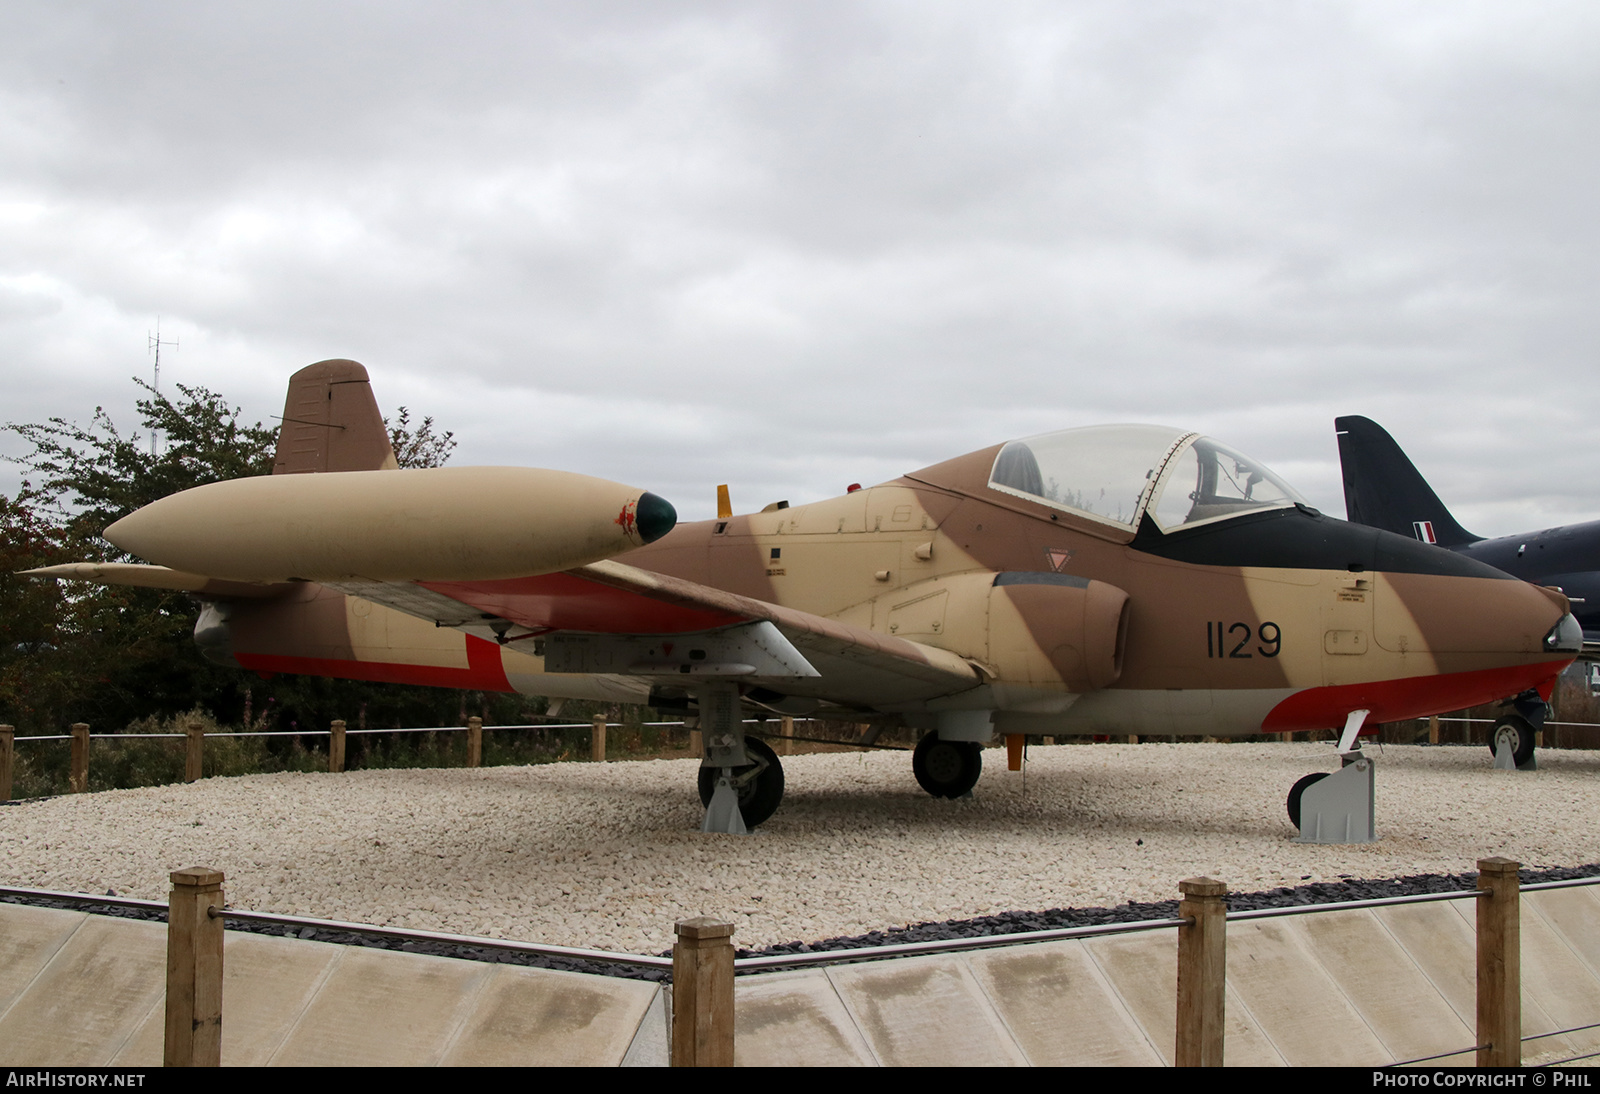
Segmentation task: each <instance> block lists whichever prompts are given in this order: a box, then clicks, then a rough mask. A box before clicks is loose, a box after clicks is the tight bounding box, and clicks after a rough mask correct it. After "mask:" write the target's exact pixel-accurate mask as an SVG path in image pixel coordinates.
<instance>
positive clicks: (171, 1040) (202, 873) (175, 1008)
mask: <svg viewBox="0 0 1600 1094" xmlns="http://www.w3.org/2000/svg"><path fill="white" fill-rule="evenodd" d="M222 907H223V898H222V871H220V870H212V869H210V868H209V867H205V866H190V867H188V868H186V869H183V870H174V871H173V872H172V895H171V897H169V898H168V907H167V1038H166V1052H165V1056H164V1059H163V1063H164V1064H165V1066H167V1067H220V1066H221V1065H222V916H220V915H217V916H212V915H211V914H210V912H211V909H212V908H216V909H217V911H219V912H220V911H221V910H222Z"/></svg>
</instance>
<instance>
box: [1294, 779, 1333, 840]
mask: <svg viewBox="0 0 1600 1094" xmlns="http://www.w3.org/2000/svg"><path fill="white" fill-rule="evenodd" d="M1327 777H1328V772H1326V771H1313V772H1312V773H1311V774H1309V775H1307V776H1306V777H1305V778H1303V779H1301V780H1300V781H1299V782H1297V783H1295V784H1294V785H1293V786H1291V787H1290V788H1289V802H1288V805H1289V823H1290V824H1292V825H1294V826H1295V827H1296V828H1299V827H1300V799H1301V798H1302V797H1304V796H1305V792H1306V789H1307V788H1308V787H1310V786H1312V785H1313V784H1315V783H1319V782H1321V781H1322V780H1323V779H1326V778H1327Z"/></svg>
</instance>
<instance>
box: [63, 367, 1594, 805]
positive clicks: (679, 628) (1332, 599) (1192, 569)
mask: <svg viewBox="0 0 1600 1094" xmlns="http://www.w3.org/2000/svg"><path fill="white" fill-rule="evenodd" d="M393 468H394V457H393V453H392V452H391V451H390V448H389V444H388V441H387V438H386V437H385V435H384V432H383V429H382V421H381V417H380V416H379V414H378V410H377V405H376V402H375V401H374V399H373V396H372V393H371V387H370V384H369V382H368V377H367V374H366V371H365V370H364V369H363V368H362V367H361V366H360V365H358V364H356V363H354V362H351V361H325V362H321V363H319V364H317V365H312V366H310V367H308V368H306V369H303V370H301V371H300V372H299V373H297V374H296V375H295V376H294V377H293V379H292V380H291V384H290V392H289V398H288V402H287V404H286V408H285V411H284V426H283V431H282V433H281V435H280V438H279V446H278V458H277V463H276V465H275V468H274V473H273V475H271V476H267V477H264V478H260V479H243V480H234V481H231V482H221V483H213V484H211V485H208V486H202V487H198V488H196V489H193V490H188V491H184V492H182V493H179V494H175V495H173V496H171V497H168V498H165V499H162V500H160V501H157V502H155V503H153V504H151V505H149V506H146V507H145V508H143V509H141V510H138V511H137V512H134V513H132V514H130V515H128V516H126V517H124V518H123V519H121V520H119V521H117V522H116V523H115V524H113V525H112V526H111V527H110V528H108V529H106V533H105V534H106V538H107V539H109V540H110V541H111V542H112V543H114V544H116V545H117V546H119V547H121V548H123V549H124V550H126V551H128V552H129V553H131V554H134V555H137V556H139V557H142V558H144V559H147V560H149V562H150V563H153V564H154V565H144V564H135V563H122V564H101V565H95V564H73V565H67V566H57V567H50V568H47V569H43V570H38V571H33V572H34V573H36V574H38V575H39V576H45V577H63V578H81V579H88V580H98V581H104V582H111V583H122V584H133V585H147V586H154V587H162V588H177V589H185V590H188V591H190V592H191V593H193V594H194V595H195V596H197V597H198V598H199V599H200V600H201V601H202V603H203V605H204V607H203V610H202V612H201V615H200V619H199V621H198V623H197V624H196V627H195V639H196V642H197V643H198V644H199V646H200V649H201V650H202V652H203V653H204V654H205V656H207V657H209V658H211V659H212V660H214V661H217V662H220V663H222V664H226V665H235V666H238V667H240V668H243V669H249V670H254V671H257V672H267V673H308V674H314V675H322V676H334V677H345V678H353V679H362V680H374V681H395V682H409V683H423V684H436V685H441V686H448V687H463V688H480V689H485V690H499V691H516V692H522V693H526V694H534V695H545V696H551V697H566V698H585V699H603V700H610V701H622V702H638V703H650V704H652V705H654V706H656V707H658V708H667V709H677V710H680V711H683V712H684V713H685V714H687V715H691V716H694V717H697V718H698V719H699V723H700V726H701V729H702V732H703V740H704V744H705V755H704V758H703V761H702V768H701V776H700V780H699V782H700V786H699V789H700V795H701V799H702V802H704V803H705V804H706V805H707V807H708V809H707V817H706V826H707V830H716V831H743V830H744V828H745V826H746V825H749V826H753V825H756V824H760V823H761V822H762V821H764V820H766V819H767V818H768V817H769V816H771V814H772V813H773V811H774V810H775V809H776V808H777V807H778V803H779V800H780V799H781V797H782V795H783V772H782V768H781V765H780V763H779V760H778V757H777V756H776V755H775V754H774V753H773V751H772V750H771V749H770V748H769V747H768V746H766V745H765V744H764V743H763V742H762V741H761V740H760V738H759V736H757V735H754V734H751V735H747V734H746V731H745V727H744V722H743V719H744V714H745V713H746V712H747V711H748V712H756V713H757V714H759V715H770V714H773V713H776V714H793V715H820V716H831V717H835V718H842V719H847V720H850V721H854V722H859V723H868V724H869V725H872V726H875V727H879V728H881V727H884V726H890V725H899V726H905V727H909V728H911V729H912V730H914V731H918V732H920V733H921V734H922V736H921V739H920V743H919V744H918V746H917V748H916V750H915V752H914V754H913V758H912V768H913V772H914V774H915V776H916V779H917V781H918V782H919V783H920V784H921V786H922V787H923V788H924V789H925V790H927V791H928V792H929V793H931V794H934V795H937V796H943V797H959V796H961V795H963V794H965V793H966V792H967V791H969V790H970V789H971V788H972V787H973V785H974V784H975V783H976V782H977V780H978V777H979V773H980V771H981V767H982V746H983V744H984V743H986V742H988V741H990V740H991V739H992V738H993V737H994V736H995V735H997V734H999V735H1005V736H1008V737H1013V736H1017V735H1034V734H1051V735H1055V734H1078V733H1148V732H1161V733H1176V734H1211V735H1230V736H1243V735H1250V734H1257V733H1286V732H1292V731H1296V730H1312V729H1326V728H1330V727H1335V728H1336V727H1341V726H1342V727H1343V728H1344V736H1343V739H1342V740H1341V751H1344V752H1348V751H1349V749H1350V748H1351V746H1353V745H1354V743H1355V739H1356V737H1357V735H1358V734H1359V733H1360V732H1362V731H1363V729H1365V728H1368V726H1367V721H1368V720H1369V719H1370V721H1371V722H1373V723H1376V722H1380V721H1390V720H1395V719H1401V718H1411V717H1416V716H1420V715H1426V714H1430V713H1435V712H1437V711H1441V710H1449V709H1458V708H1460V707H1462V706H1465V705H1468V704H1471V703H1476V702H1484V701H1488V700H1491V699H1493V698H1497V697H1499V696H1502V695H1506V694H1511V693H1515V692H1520V691H1524V690H1528V689H1535V690H1540V691H1542V692H1543V693H1545V694H1548V691H1549V689H1550V688H1551V687H1552V686H1553V684H1554V681H1555V678H1556V676H1557V674H1558V673H1559V672H1560V670H1561V669H1562V668H1563V667H1565V666H1566V665H1567V664H1568V663H1569V662H1570V661H1571V660H1572V658H1573V655H1574V653H1575V652H1576V650H1577V648H1578V645H1579V641H1580V634H1579V631H1578V628H1577V624H1576V623H1575V622H1574V621H1573V620H1572V617H1571V615H1570V614H1569V613H1568V608H1567V601H1566V598H1565V597H1563V596H1562V595H1561V594H1559V593H1556V592H1553V591H1549V590H1542V589H1539V588H1536V587H1534V586H1532V585H1529V584H1527V583H1525V582H1522V581H1517V580H1515V579H1512V578H1510V577H1508V576H1507V575H1505V574H1503V573H1501V572H1499V571H1497V570H1494V569H1491V568H1490V567H1488V566H1485V565H1483V564H1482V563H1480V562H1478V561H1476V560H1474V559H1471V558H1467V557H1463V556H1460V555H1452V554H1450V553H1447V552H1443V551H1437V550H1434V549H1433V548H1431V547H1429V546H1427V545H1426V544H1422V543H1419V542H1417V541H1416V540H1415V539H1414V538H1411V537H1406V536H1399V535H1394V534H1391V533H1389V532H1386V531H1381V530H1376V529H1372V528H1366V527H1362V526H1359V525H1355V524H1350V523H1347V522H1345V521H1341V520H1337V519H1334V518H1331V517H1328V516H1325V515H1323V514H1321V513H1319V512H1317V511H1316V510H1315V509H1313V508H1311V507H1310V506H1309V505H1307V504H1306V503H1305V501H1304V500H1303V499H1302V498H1301V497H1300V495H1299V494H1297V493H1296V492H1295V491H1294V490H1293V489H1292V488H1291V487H1290V486H1289V485H1288V484H1287V483H1285V482H1284V481H1283V480H1282V479H1280V478H1279V477H1278V476H1277V475H1275V474H1274V473H1273V472H1272V471H1270V470H1269V469H1268V468H1266V467H1265V466H1263V465H1262V464H1260V463H1258V462H1256V461H1255V460H1252V459H1250V458H1249V457H1247V456H1245V455H1243V454H1241V453H1239V452H1236V451H1234V450H1233V449H1231V448H1228V447H1227V446H1225V445H1223V444H1221V443H1220V442H1218V441H1215V440H1212V439H1210V438H1208V437H1203V436H1200V435H1198V434H1196V433H1191V432H1186V431H1184V430H1179V429H1172V428H1167V427H1162V426H1148V425H1127V426H1096V427H1089V428H1084V429H1068V430H1064V431H1061V432H1056V433H1048V434H1044V435H1041V436H1036V437H1030V438H1027V439H1024V440H1017V441H1011V442H1009V443H1006V444H998V445H994V446H992V447H989V448H985V449H983V450H981V451H978V452H973V453H970V454H968V455H965V456H961V457H958V458H956V459H953V460H949V461H947V462H944V463H939V464H935V465H933V466H931V467H925V468H922V469H921V470H917V471H913V472H911V473H909V474H907V475H905V476H903V477H901V478H898V479H895V480H893V481H890V482H886V483H882V484H880V485H876V486H872V487H870V488H868V489H859V488H855V487H852V488H851V490H850V491H848V492H847V493H845V494H844V495H843V496H841V497H837V498H833V499H831V500H828V501H821V502H816V503H813V504H809V505H803V506H792V507H791V506H789V505H788V504H787V503H785V502H781V501H780V502H774V503H773V504H771V505H768V506H766V507H765V508H764V509H762V510H761V511H760V512H756V513H749V514H744V515H738V516H735V515H734V514H733V513H732V511H731V506H729V505H727V504H726V500H725V494H724V495H723V501H722V502H721V503H720V504H719V514H718V517H717V519H715V520H709V521H699V522H694V523H689V524H679V523H676V514H675V511H674V510H673V509H672V507H671V506H670V505H669V504H667V503H666V502H665V501H663V500H661V499H660V498H657V497H656V496H655V495H653V494H650V493H647V492H645V491H642V490H639V489H637V488H630V487H625V486H622V485H620V484H616V483H608V482H604V481H602V480H597V479H582V478H581V477H580V476H573V475H567V474H564V473H561V472H553V471H538V470H533V469H518V468H440V469H434V470H420V471H419V470H395V469H393ZM1305 781H1306V780H1302V784H1303V783H1304V782H1305ZM1296 789H1297V791H1298V789H1299V786H1298V785H1297V788H1296ZM1290 811H1291V815H1293V814H1294V813H1295V809H1294V805H1293V802H1292V801H1291V810H1290ZM1297 823H1298V821H1297Z"/></svg>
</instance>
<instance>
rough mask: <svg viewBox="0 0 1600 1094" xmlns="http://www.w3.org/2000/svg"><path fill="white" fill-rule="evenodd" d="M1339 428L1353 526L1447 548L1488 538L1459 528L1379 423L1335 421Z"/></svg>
mask: <svg viewBox="0 0 1600 1094" xmlns="http://www.w3.org/2000/svg"><path fill="white" fill-rule="evenodd" d="M1333 428H1334V430H1335V432H1337V433H1338V435H1339V462H1340V463H1341V464H1342V465H1343V470H1344V508H1345V516H1346V517H1347V518H1348V519H1349V520H1350V521H1351V522H1352V523H1354V524H1365V525H1368V526H1370V527H1373V528H1382V529H1384V530H1385V531H1388V532H1395V533H1398V534H1399V535H1402V536H1412V537H1414V538H1416V539H1420V540H1422V541H1423V542H1424V543H1437V544H1438V545H1439V546H1441V547H1459V546H1461V545H1462V544H1465V543H1475V542H1477V541H1478V540H1480V539H1482V538H1483V537H1482V536H1475V535H1473V534H1472V533H1471V532H1469V531H1467V530H1466V529H1465V528H1463V527H1461V525H1459V524H1457V523H1456V518H1455V517H1452V516H1451V515H1450V510H1448V509H1446V508H1445V507H1444V502H1442V501H1440V500H1439V495H1438V494H1435V493H1434V492H1433V487H1431V486H1429V485H1428V482H1427V480H1426V479H1424V478H1423V477H1422V476H1421V475H1420V474H1418V472H1417V469H1416V467H1415V466H1413V465H1412V463H1411V461H1410V460H1409V459H1407V458H1406V454H1405V453H1404V452H1402V451H1401V450H1400V446H1399V445H1397V444H1395V443H1394V438H1393V437H1391V436H1389V434H1388V433H1387V432H1386V431H1385V430H1384V428H1383V427H1382V426H1381V425H1379V424H1378V423H1377V422H1375V421H1373V420H1372V419H1370V418H1363V417H1361V416H1360V415H1354V414H1352V415H1350V416H1348V417H1344V418H1335V419H1334V420H1333Z"/></svg>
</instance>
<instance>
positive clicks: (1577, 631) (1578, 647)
mask: <svg viewBox="0 0 1600 1094" xmlns="http://www.w3.org/2000/svg"><path fill="white" fill-rule="evenodd" d="M1544 648H1545V651H1546V652H1547V653H1579V652H1581V651H1582V650H1583V627H1582V626H1580V625H1579V623H1578V620H1577V619H1576V618H1574V616H1573V614H1572V613H1571V612H1568V613H1567V614H1566V615H1564V616H1562V617H1561V620H1560V621H1559V622H1558V623H1557V624H1556V625H1555V626H1553V627H1551V628H1550V631H1549V633H1548V634H1546V635H1545V636H1544Z"/></svg>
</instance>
